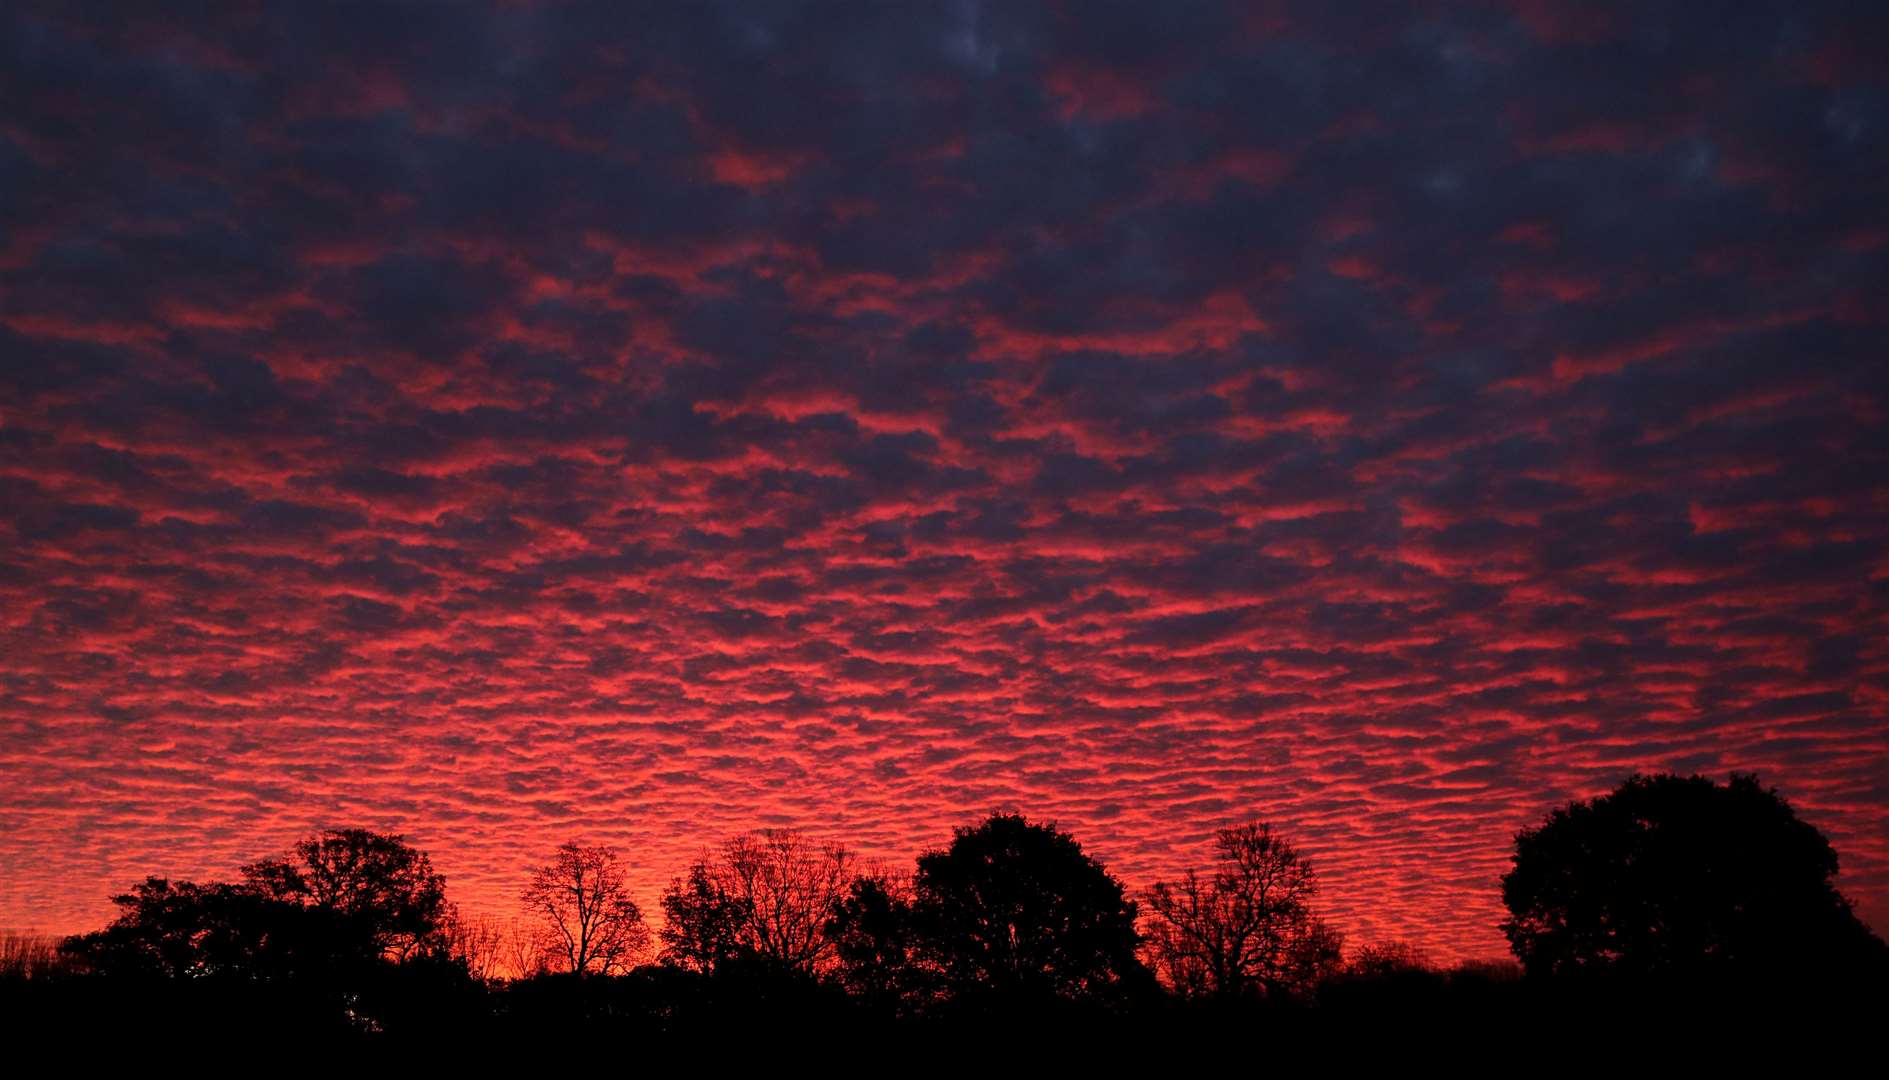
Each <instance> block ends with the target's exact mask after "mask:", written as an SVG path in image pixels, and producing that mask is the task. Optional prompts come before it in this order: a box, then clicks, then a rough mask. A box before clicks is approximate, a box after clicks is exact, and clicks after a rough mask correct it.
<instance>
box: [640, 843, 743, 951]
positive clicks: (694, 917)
mask: <svg viewBox="0 0 1889 1080" xmlns="http://www.w3.org/2000/svg"><path fill="white" fill-rule="evenodd" d="M662 915H663V922H662V957H661V960H662V962H663V963H664V964H666V965H669V966H671V967H679V968H686V969H688V970H690V971H698V972H701V973H702V974H704V975H713V974H715V973H716V972H717V971H720V970H723V969H726V968H727V967H728V966H729V965H731V964H733V963H735V962H736V961H739V960H740V959H741V958H742V957H743V955H744V954H745V950H746V948H747V945H746V943H745V933H746V928H747V926H748V922H749V914H748V908H747V905H746V904H744V903H743V902H742V901H740V900H738V899H736V898H735V897H733V896H730V895H729V894H728V893H727V892H726V891H725V890H724V889H723V887H722V884H721V882H720V881H718V880H716V878H715V876H714V875H713V874H712V873H711V872H710V870H709V866H708V863H707V861H706V860H703V861H698V862H696V863H695V865H693V866H691V867H689V873H688V876H687V877H685V878H678V879H675V880H673V881H671V882H670V883H669V888H668V889H667V890H665V891H664V892H663V894H662Z"/></svg>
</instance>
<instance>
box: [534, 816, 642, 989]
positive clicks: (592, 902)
mask: <svg viewBox="0 0 1889 1080" xmlns="http://www.w3.org/2000/svg"><path fill="white" fill-rule="evenodd" d="M522 899H523V900H524V903H525V907H526V908H527V909H528V910H529V911H531V912H532V913H533V914H535V915H536V916H537V918H538V921H539V925H540V927H541V929H542V931H543V933H544V937H545V940H546V941H547V942H548V944H549V949H548V951H549V953H550V955H551V956H552V957H554V958H555V959H556V960H557V961H558V962H560V963H561V964H562V965H563V967H564V969H565V970H566V971H569V972H571V973H572V974H574V975H578V976H580V977H581V976H585V975H610V974H618V973H621V972H624V971H628V970H629V969H630V967H632V966H633V964H634V961H635V959H636V956H637V954H639V953H641V952H642V951H643V949H644V948H645V947H647V946H648V944H649V927H648V926H647V925H645V923H644V922H643V912H642V910H641V909H640V908H638V907H637V906H636V901H634V900H632V899H631V898H630V892H629V887H628V886H627V885H626V884H625V883H624V880H623V866H622V864H621V862H620V861H619V860H618V858H617V853H616V849H614V848H610V847H580V846H578V845H577V844H576V843H575V842H571V843H566V844H564V845H562V846H560V847H559V848H558V850H557V855H556V856H555V857H554V858H553V859H552V860H551V861H550V862H549V863H546V864H545V865H543V866H541V867H539V868H538V869H536V870H534V871H533V872H532V875H531V882H530V884H528V885H526V886H525V891H524V893H523V895H522Z"/></svg>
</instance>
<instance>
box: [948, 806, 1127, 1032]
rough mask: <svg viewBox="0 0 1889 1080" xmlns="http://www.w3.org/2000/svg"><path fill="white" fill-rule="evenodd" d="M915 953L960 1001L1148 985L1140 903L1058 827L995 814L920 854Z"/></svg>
mask: <svg viewBox="0 0 1889 1080" xmlns="http://www.w3.org/2000/svg"><path fill="white" fill-rule="evenodd" d="M912 888H913V903H912V914H913V924H914V930H915V942H914V944H915V946H916V948H915V952H916V954H917V957H918V959H919V960H920V962H921V963H923V964H926V965H928V966H929V967H931V968H932V969H933V970H934V971H936V973H937V974H938V975H939V976H940V977H941V978H942V980H943V982H944V985H945V989H947V990H948V991H950V992H952V993H954V994H956V995H958V996H960V997H965V996H972V997H975V996H979V995H997V996H1001V997H1006V998H1013V999H1032V998H1044V997H1064V998H1074V997H1098V996H1102V997H1115V996H1119V995H1121V994H1123V993H1125V992H1127V991H1129V990H1131V989H1133V988H1134V987H1135V986H1136V985H1137V984H1139V983H1142V982H1144V981H1145V980H1146V976H1147V969H1146V968H1144V967H1143V966H1142V964H1141V961H1140V959H1139V958H1138V957H1137V956H1136V949H1137V947H1138V946H1139V944H1140V936H1139V935H1138V934H1137V933H1136V930H1135V903H1134V901H1132V900H1129V899H1127V898H1126V897H1125V896H1124V895H1123V890H1122V885H1121V882H1119V881H1117V880H1115V878H1114V877H1112V876H1110V875H1109V873H1108V871H1107V870H1105V869H1103V868H1102V866H1101V865H1100V864H1098V863H1097V862H1096V861H1095V860H1094V859H1091V858H1090V857H1089V856H1088V855H1086V854H1084V853H1083V850H1082V847H1081V845H1080V844H1078V843H1076V841H1075V840H1074V838H1072V837H1070V836H1069V835H1068V834H1067V833H1064V832H1060V831H1058V830H1057V829H1056V828H1055V827H1054V826H1053V825H1038V824H1033V823H1031V822H1029V821H1026V820H1024V819H1023V818H1022V817H1021V816H1019V815H1015V814H993V815H991V816H990V817H989V818H987V819H986V820H985V821H983V822H982V823H980V824H978V825H976V826H974V827H971V828H960V829H958V830H957V831H956V834H955V836H954V837H953V839H952V841H951V845H950V846H949V847H948V848H946V849H945V850H943V851H931V852H927V853H926V854H924V855H921V856H919V859H918V872H917V874H916V876H915V877H914V878H913V882H912Z"/></svg>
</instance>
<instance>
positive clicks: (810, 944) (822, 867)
mask: <svg viewBox="0 0 1889 1080" xmlns="http://www.w3.org/2000/svg"><path fill="white" fill-rule="evenodd" d="M851 865H852V856H851V854H850V853H848V852H847V851H846V849H845V848H842V847H840V846H838V845H836V844H815V843H813V842H812V841H809V840H808V839H806V838H805V837H804V836H802V835H801V834H799V833H797V832H793V831H791V830H784V829H762V830H761V831H760V832H757V833H749V834H746V835H743V836H737V837H735V838H734V839H732V840H729V841H728V843H727V844H726V845H724V846H723V849H722V860H721V865H720V868H719V869H720V877H721V884H722V889H723V891H724V892H725V893H726V894H727V895H728V896H730V897H731V898H733V899H734V900H735V901H736V903H738V904H739V905H740V908H741V910H742V911H743V913H745V915H746V916H747V923H748V925H747V929H746V934H745V937H746V941H745V944H746V945H747V947H748V948H749V949H750V950H751V951H752V952H753V953H754V954H755V955H756V956H758V957H760V958H761V959H763V960H764V961H766V962H767V963H769V964H771V965H773V966H774V967H776V968H778V969H780V970H782V971H792V972H798V973H800V974H804V975H812V974H815V973H816V972H818V971H819V970H820V969H821V968H822V967H823V966H824V964H825V962H826V961H827V959H828V958H829V957H830V956H831V954H832V945H831V943H830V942H829V941H828V939H827V936H826V923H827V920H828V919H830V918H832V916H833V913H834V911H836V910H837V909H838V907H839V903H840V900H841V898H842V897H843V896H844V895H845V893H846V887H847V884H848V882H849V881H850V879H851V874H850V868H851Z"/></svg>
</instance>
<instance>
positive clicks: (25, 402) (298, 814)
mask: <svg viewBox="0 0 1889 1080" xmlns="http://www.w3.org/2000/svg"><path fill="white" fill-rule="evenodd" d="M1886 41H1889V18H1885V9H1884V8H1883V7H1882V6H1881V5H1879V4H1873V3H1864V4H1855V5H1838V4H1818V3H1778V4H1726V5H1711V6H1710V10H1709V11H1708V10H1706V9H1705V8H1703V7H1701V6H1700V5H1695V4H1684V3H1677V4H1666V3H1647V2H1636V3H1630V4H1619V5H1610V4H1589V3H1583V4H1580V5H1569V6H1563V7H1559V8H1557V7H1556V6H1554V5H1550V4H1546V3H1539V2H1518V3H1495V2H1485V3H1474V4H1463V5H1433V4H1397V5H1385V6H1380V5H1365V4H1353V3H1343V4H1329V3H1308V4H1298V3H1251V4H1239V5H1230V6H1222V5H1214V4H1193V3H1161V4H1111V3H1095V2H1087V0H1085V2H1082V3H1071V4H1036V3H1025V2H1012V0H1003V2H987V3H978V2H971V0H959V2H937V3H929V2H915V3H886V4H865V5H859V4H840V3H813V4H777V3H766V4H728V3H710V2H703V3H687V4H683V3H674V4H657V5H635V4H629V3H619V2H606V3H598V4H577V3H570V4H566V3H551V2H543V3H506V4H494V5H491V6H489V7H475V6H472V5H461V4H419V5H404V4H394V3H382V2H376V3H371V4H349V3H311V4H295V5H289V4H269V5H249V4H230V5H208V6H206V7H205V8H204V9H202V10H199V9H198V8H197V7H196V6H195V5H159V6H157V7H152V6H150V5H132V6H131V7H130V8H128V9H127V10H122V11H121V10H115V9H114V8H112V7H111V6H110V5H107V4H103V3H88V4H71V3H63V2H55V3H41V2H37V0H18V2H13V3H9V4H6V5H4V10H0V507H3V508H4V512H3V513H0V656H3V659H0V927H12V928H34V929H37V930H40V931H42V932H70V931H76V930H81V929H88V928H91V927H95V926H97V925H100V924H102V923H103V922H104V921H105V920H106V919H108V918H109V917H110V915H111V913H112V907H111V904H110V902H109V897H110V895H111V894H112V893H114V892H117V891H122V890H123V889H125V888H126V887H127V886H128V885H129V884H131V883H132V882H134V881H137V880H140V879H141V878H142V877H143V876H144V875H146V874H159V875H166V876H172V877H185V878H193V879H205V878H228V877H231V876H233V875H234V874H235V871H236V868H237V866H239V865H240V864H241V863H244V862H247V861H250V860H253V859H256V858H259V857H262V856H265V855H269V854H272V853H274V852H276V851H279V850H281V849H282V848H284V847H286V845H288V844H289V843H290V842H292V841H293V840H295V839H296V838H298V837H300V836H303V835H306V834H308V833H310V832H312V831H314V830H317V829H321V828H327V827H350V826H360V827H367V828H375V829H382V830H387V831H394V832H399V833H401V834H403V835H405V836H406V837H407V838H408V840H409V841H410V842H412V843H414V844H416V845H417V846H419V847H421V848H423V849H425V850H427V851H428V852H430V853H431V855H432V858H433V861H434V863H435V865H436V867H437V868H439V869H440V870H441V871H442V872H444V873H445V875H446V877H447V881H448V887H449V891H450V893H451V895H452V896H453V897H454V898H455V899H456V900H457V901H458V902H459V903H460V904H461V906H462V907H464V908H466V909H467V910H469V911H473V912H479V913H487V914H491V915H494V916H500V917H502V916H505V915H507V914H509V913H510V912H511V911H513V910H515V909H516V906H517V901H516V897H517V894H518V891H519V889H520V888H522V886H523V884H524V880H525V877H526V874H527V872H528V869H529V867H530V866H531V865H532V864H533V863H534V862H541V861H543V860H545V859H546V858H548V857H549V855H550V854H551V852H552V850H553V849H554V848H555V847H556V845H558V844H559V843H561V842H563V841H565V840H568V839H578V840H581V841H583V842H586V843H608V844H613V845H615V846H617V847H618V848H619V849H620V851H621V852H622V853H623V856H624V857H625V858H626V859H627V860H628V861H629V863H630V865H631V867H632V872H631V882H632V885H633V886H634V888H635V889H636V892H637V895H638V897H639V899H640V900H641V902H642V903H643V905H644V907H645V908H646V909H648V910H650V911H651V912H652V914H653V912H654V909H655V906H656V905H655V901H656V899H657V896H658V894H659V892H660V890H661V888H662V887H663V885H664V884H665V883H666V882H667V881H668V880H669V879H670V877H671V876H673V875H675V874H677V873H678V872H680V871H681V870H682V869H683V868H684V867H685V865H686V863H687V862H688V861H689V860H691V859H692V858H693V857H694V856H695V855H696V854H697V853H698V852H700V851H701V850H702V849H703V848H704V847H705V846H706V845H712V844H715V843H717V842H719V841H720V840H722V839H723V838H725V837H727V836H729V835H731V834H734V833H737V832H740V831H743V830H746V829H751V828H758V827H791V828H798V829H802V830H804V831H806V832H807V833H808V834H809V835H811V836H814V837H818V838H823V839H828V840H833V841H839V842H843V843H845V844H848V845H850V846H852V847H853V848H855V849H856V850H858V851H859V852H861V853H862V854H863V855H865V856H868V857H871V858H877V859H883V860H885V861H886V862H888V863H890V864H892V865H894V866H897V865H906V866H909V860H910V858H911V857H912V856H913V855H915V854H917V853H918V852H920V851H922V850H925V849H928V848H934V847H938V846H941V845H943V844H944V843H945V842H947V841H948V840H949V838H950V831H951V828H952V827H953V826H954V825H962V824H966V823H970V822H973V821H975V820H977V819H978V818H980V817H981V816H983V815H985V814H987V813H989V812H991V811H993V810H999V809H1003V810H1016V811H1020V812H1023V813H1025V814H1027V815H1029V816H1030V817H1031V818H1033V819H1037V820H1044V821H1053V822H1056V823H1057V824H1058V825H1059V826H1060V827H1062V828H1064V829H1066V830H1068V831H1070V832H1071V833H1073V834H1074V835H1075V836H1076V837H1077V839H1079V840H1080V841H1081V842H1082V843H1083V844H1084V845H1085V849H1086V850H1088V851H1089V852H1090V853H1092V854H1094V855H1095V856H1096V857H1098V858H1099V859H1101V860H1103V861H1104V862H1105V863H1106V864H1107V865H1108V866H1109V868H1110V869H1111V870H1112V871H1113V872H1114V873H1115V874H1116V875H1117V876H1118V877H1120V878H1122V879H1123V881H1124V882H1126V883H1127V884H1128V885H1129V887H1130V888H1131V890H1133V891H1136V892H1139V891H1141V890H1144V889H1145V888H1146V887H1147V886H1148V885H1150V884H1152V883H1153V881H1155V880H1157V879H1159V878H1162V877H1170V878H1171V877H1172V876H1173V875H1175V874H1177V873H1178V872H1179V871H1180V870H1181V869H1183V868H1185V867H1188V866H1205V865H1206V863H1207V861H1208V859H1209V858H1210V854H1211V838H1212V834H1213V831H1214V830H1215V829H1216V828H1219V827H1222V826H1226V825H1232V824H1238V823H1241V822H1245V821H1253V820H1258V821H1268V822H1271V823H1273V825H1274V826H1275V827H1276V828H1278V829H1279V830H1280V831H1282V832H1283V833H1285V834H1286V835H1287V836H1288V837H1290V838H1292V839H1293V840H1295V841H1296V842H1297V843H1298V845H1299V846H1300V847H1301V848H1302V849H1303V850H1304V851H1305V852H1306V853H1307V854H1308V855H1309V857H1310V858H1311V859H1312V861H1313V864H1314V866H1315V867H1316V868H1317V870H1318V871H1319V874H1320V880H1321V883H1322V887H1323V891H1322V894H1321V900H1320V906H1321V910H1323V911H1324V912H1326V913H1327V915H1328V916H1329V917H1330V918H1331V919H1332V920H1333V921H1334V922H1335V923H1336V925H1338V926H1339V927H1340V928H1341V929H1343V930H1344V931H1345V932H1346V933H1347V934H1348V935H1350V939H1351V941H1352V942H1353V943H1364V942H1370V941H1381V940H1387V939H1400V940H1404V941H1408V942H1412V943H1415V944H1418V945H1420V946H1423V947H1426V948H1428V949H1429V950H1431V952H1432V953H1433V955H1435V956H1437V957H1439V958H1443V959H1452V958H1467V957H1483V956H1493V955H1500V954H1501V953H1502V952H1503V951H1504V948H1505V944H1504V941H1503V939H1502V937H1501V935H1500V933H1499V932H1498V930H1497V929H1496V924H1497V922H1498V921H1499V920H1500V918H1501V917H1502V910H1501V905H1500V897H1499V885H1498V880H1499V877H1500V875H1501V874H1502V873H1503V872H1504V870H1505V869H1506V868H1507V866H1508V860H1509V855H1510V853H1511V851H1512V841H1513V837H1514V834H1515V831H1516V830H1517V829H1519V828H1522V827H1524V826H1527V825H1530V824H1533V823H1537V822H1539V821H1540V820H1541V818H1542V817H1543V816H1544V815H1545V814H1546V813H1547V812H1548V811H1549V810H1550V809H1552V808H1553V807H1555V806H1557V805H1560V804H1563V803H1565V802H1566V801H1567V800H1569V799H1575V798H1585V797H1591V796H1594V795H1597V794H1600V793H1602V792H1605V791H1607V790H1608V789H1610V788H1612V787H1613V786H1614V785H1616V784H1618V783H1619V782H1620V781H1621V780H1623V779H1625V778H1626V777H1627V776H1628V775H1629V774H1631V773H1633V772H1635V771H1645V772H1651V771H1668V770H1670V771H1680V772H1699V773H1703V774H1706V775H1709V776H1713V777H1716V778H1718V779H1721V780H1722V779H1724V778H1725V777H1726V776H1727V775H1729V774H1730V773H1731V772H1733V771H1740V772H1745V771H1755V772H1757V773H1758V774H1759V777H1760V779H1761V780H1762V781H1763V782H1764V783H1766V784H1767V785H1771V786H1775V787H1776V788H1777V789H1778V790H1779V792H1780V793H1781V794H1783V795H1784V796H1785V797H1786V798H1788V799H1789V800H1790V801H1791V803H1792V804H1793V805H1794V806H1795V807H1796V808H1797V809H1798V811H1799V813H1800V814H1801V815H1802V816H1804V817H1805V818H1806V819H1808V820H1809V821H1811V822H1812V823H1813V824H1815V825H1816V826H1817V827H1818V828H1820V829H1822V830H1823V831H1824V832H1825V833H1826V834H1827V835H1828V836H1829V837H1830V838H1831V840H1832V842H1833V844H1834V845H1835V847H1836V849H1837V851H1838V852H1839V854H1840V856H1841V859H1842V865H1843V872H1842V874H1841V875H1840V877H1839V878H1838V885H1839V887H1840V888H1842V889H1843V890H1844V891H1845V892H1846V893H1847V894H1848V895H1850V896H1851V897H1853V898H1854V899H1855V900H1856V901H1857V906H1858V911H1859V913H1860V914H1861V915H1863V916H1864V918H1865V919H1866V920H1867V921H1869V922H1871V923H1872V924H1873V925H1874V926H1875V927H1876V929H1877V930H1878V931H1879V932H1881V931H1884V930H1889V634H1886V633H1885V611H1889V605H1886V604H1885V601H1889V365H1885V362H1884V356H1885V348H1884V345H1885V337H1886V335H1885V332H1884V331H1885V323H1889V305H1885V303H1884V295H1883V293H1884V288H1883V287H1884V283H1885V282H1889V128H1886V125H1889V81H1886V80H1889V56H1886V55H1885V42H1886Z"/></svg>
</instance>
